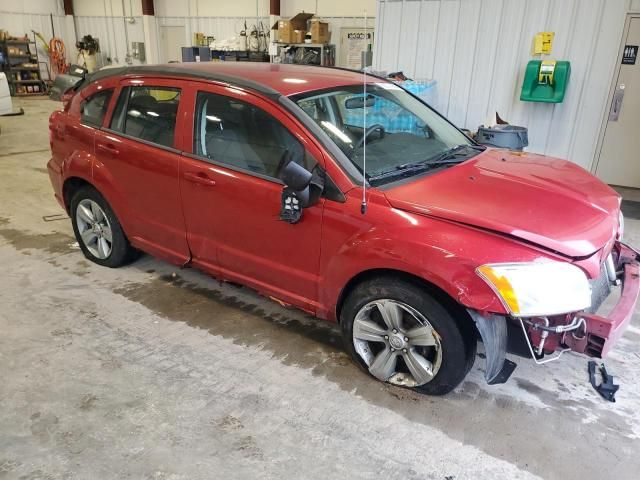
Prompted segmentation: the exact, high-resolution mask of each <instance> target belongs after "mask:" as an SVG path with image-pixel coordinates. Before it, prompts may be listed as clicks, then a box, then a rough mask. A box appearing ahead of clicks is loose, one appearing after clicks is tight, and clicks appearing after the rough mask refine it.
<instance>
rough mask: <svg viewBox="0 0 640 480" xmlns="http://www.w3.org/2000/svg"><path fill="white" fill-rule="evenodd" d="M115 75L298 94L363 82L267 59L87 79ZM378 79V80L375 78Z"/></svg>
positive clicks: (131, 69)
mask: <svg viewBox="0 0 640 480" xmlns="http://www.w3.org/2000/svg"><path fill="white" fill-rule="evenodd" d="M116 75H122V76H126V75H132V76H145V75H149V76H152V75H169V76H185V77H195V78H202V79H209V80H214V81H221V82H224V83H229V84H235V85H237V86H240V87H246V88H251V89H254V90H257V91H259V92H261V93H264V94H267V95H275V96H279V95H285V96H290V95H297V94H300V93H305V92H312V91H315V90H323V89H327V88H332V87H340V86H345V85H358V84H362V82H363V78H364V76H363V74H362V73H359V72H356V71H352V70H343V69H339V68H327V67H318V66H313V65H292V64H278V63H266V62H185V63H169V64H164V65H136V66H125V67H113V68H105V69H102V70H99V71H98V72H95V73H94V74H92V75H91V76H90V77H89V78H88V81H89V82H93V81H97V80H101V79H104V78H108V77H112V76H116ZM376 81H380V79H376Z"/></svg>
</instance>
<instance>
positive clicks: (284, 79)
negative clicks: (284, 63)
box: [282, 78, 307, 83]
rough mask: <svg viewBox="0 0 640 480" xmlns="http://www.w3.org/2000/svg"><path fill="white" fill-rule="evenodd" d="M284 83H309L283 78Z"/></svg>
mask: <svg viewBox="0 0 640 480" xmlns="http://www.w3.org/2000/svg"><path fill="white" fill-rule="evenodd" d="M282 81H283V82H287V83H307V81H306V80H303V79H301V78H283V79H282Z"/></svg>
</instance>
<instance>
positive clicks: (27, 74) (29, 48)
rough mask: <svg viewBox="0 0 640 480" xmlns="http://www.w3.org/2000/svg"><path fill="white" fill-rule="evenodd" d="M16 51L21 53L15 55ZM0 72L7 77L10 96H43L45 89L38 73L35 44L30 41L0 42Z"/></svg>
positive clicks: (38, 62) (38, 66)
mask: <svg viewBox="0 0 640 480" xmlns="http://www.w3.org/2000/svg"><path fill="white" fill-rule="evenodd" d="M15 50H18V51H19V52H21V53H15ZM0 52H1V53H2V64H1V65H0V66H1V67H2V71H3V72H4V73H5V74H6V76H7V81H8V82H9V91H10V92H11V96H14V97H26V96H31V95H45V94H46V93H47V87H46V84H45V82H44V80H42V75H41V73H40V60H39V59H38V49H37V48H36V42H35V41H32V40H5V41H2V42H0Z"/></svg>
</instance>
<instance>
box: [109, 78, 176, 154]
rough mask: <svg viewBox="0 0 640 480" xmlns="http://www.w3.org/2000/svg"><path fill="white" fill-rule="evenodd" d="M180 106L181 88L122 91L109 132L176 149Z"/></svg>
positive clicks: (127, 88) (124, 89) (141, 88)
mask: <svg viewBox="0 0 640 480" xmlns="http://www.w3.org/2000/svg"><path fill="white" fill-rule="evenodd" d="M179 103H180V89H178V88H170V87H148V86H144V87H126V88H123V89H122V92H121V93H120V98H118V103H117V105H116V108H115V111H114V112H113V117H112V118H111V126H110V128H111V129H112V130H115V131H116V132H121V133H124V134H125V135H130V136H132V137H135V138H139V139H141V140H146V141H147V142H152V143H155V144H158V145H162V146H164V147H173V138H174V135H175V128H176V117H177V114H178V104H179Z"/></svg>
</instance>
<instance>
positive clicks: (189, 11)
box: [0, 0, 376, 63]
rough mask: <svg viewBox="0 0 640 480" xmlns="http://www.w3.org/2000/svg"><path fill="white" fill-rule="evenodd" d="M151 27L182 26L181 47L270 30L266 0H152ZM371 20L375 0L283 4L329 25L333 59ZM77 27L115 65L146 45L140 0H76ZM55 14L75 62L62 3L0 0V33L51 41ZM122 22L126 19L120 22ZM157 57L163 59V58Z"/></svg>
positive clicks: (285, 12) (289, 0) (286, 13)
mask: <svg viewBox="0 0 640 480" xmlns="http://www.w3.org/2000/svg"><path fill="white" fill-rule="evenodd" d="M154 4H155V14H156V15H155V21H154V22H153V23H152V24H151V25H152V26H153V28H158V27H161V26H184V27H185V39H184V45H190V44H191V40H192V38H193V33H194V32H204V33H207V34H214V35H215V37H216V38H217V39H224V38H228V37H231V36H237V35H238V34H239V32H240V31H241V30H243V29H244V22H245V21H246V22H247V27H248V28H249V29H250V30H251V28H252V26H253V25H256V26H259V25H260V22H262V24H263V25H264V28H265V29H269V28H270V25H269V0H214V1H211V0H185V1H175V0H155V2H154ZM365 9H366V10H367V15H368V16H369V17H370V18H369V20H368V22H367V23H368V26H369V27H370V28H373V27H374V26H375V11H376V0H353V1H348V2H345V1H341V0H281V14H282V17H283V18H288V17H291V16H293V15H295V14H296V13H298V12H301V11H305V12H315V13H316V14H318V15H320V16H322V17H323V19H324V20H325V21H327V22H329V23H330V26H331V31H332V43H336V50H337V51H336V58H339V53H340V45H339V42H340V29H341V28H342V27H361V26H362V25H363V18H362V15H363V12H364V10H365ZM74 10H75V28H76V33H77V36H78V38H81V37H83V36H84V35H87V34H90V35H92V36H93V37H95V38H98V39H99V41H100V49H101V51H102V53H103V56H104V57H105V58H107V57H108V58H110V59H111V61H112V62H113V63H124V62H125V58H126V54H127V38H128V41H129V45H130V44H131V42H144V41H145V32H144V27H143V21H142V8H141V2H140V0H124V1H123V0H75V1H74ZM50 14H53V18H54V28H55V30H56V35H57V36H59V37H61V38H62V39H63V40H64V41H65V44H66V45H67V53H68V55H67V56H68V59H69V60H70V61H75V55H76V49H75V46H74V44H75V36H74V34H73V32H72V31H68V30H70V29H69V28H68V26H67V28H65V22H64V9H63V7H62V0H26V1H24V2H22V3H21V4H20V5H19V6H18V5H16V2H13V1H11V2H10V1H9V0H0V28H2V29H5V30H8V31H10V32H11V33H12V34H16V35H18V34H22V33H23V32H24V33H29V34H31V29H34V30H37V31H39V32H41V33H42V34H43V35H44V37H45V38H47V39H48V38H51V20H50V16H49V15H50ZM123 17H126V19H125V18H123ZM157 33H158V32H157V31H156V32H155V35H153V36H152V38H153V39H155V40H156V42H154V43H156V44H155V45H145V48H146V49H147V56H149V53H150V52H149V49H155V52H156V55H157V52H158V51H159V50H160V45H159V44H157V39H158V35H157ZM40 53H41V54H42V55H43V57H42V58H43V59H44V58H45V56H44V52H42V51H41V52H40ZM159 58H162V57H161V56H160V57H159Z"/></svg>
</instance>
